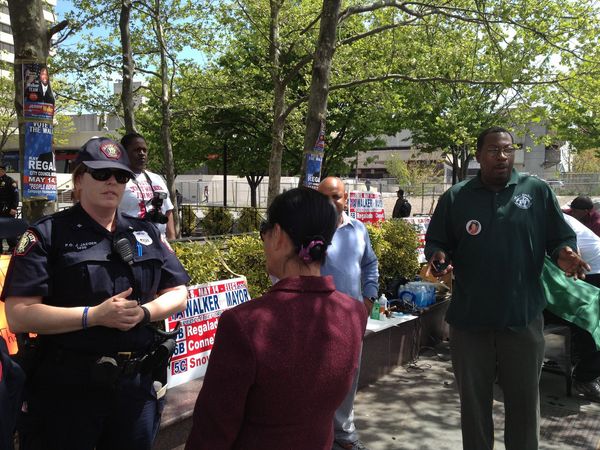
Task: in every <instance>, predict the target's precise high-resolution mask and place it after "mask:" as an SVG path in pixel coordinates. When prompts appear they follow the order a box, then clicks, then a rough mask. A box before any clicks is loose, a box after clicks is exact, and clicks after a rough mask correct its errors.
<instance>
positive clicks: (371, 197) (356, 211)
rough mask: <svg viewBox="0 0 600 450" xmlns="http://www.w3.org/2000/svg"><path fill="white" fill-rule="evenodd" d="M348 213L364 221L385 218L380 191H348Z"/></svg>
mask: <svg viewBox="0 0 600 450" xmlns="http://www.w3.org/2000/svg"><path fill="white" fill-rule="evenodd" d="M348 215H349V216H350V217H352V218H353V219H357V220H360V221H361V222H365V223H378V222H382V221H383V220H385V210H384V209H383V198H382V197H381V192H369V191H367V192H364V191H350V192H349V193H348Z"/></svg>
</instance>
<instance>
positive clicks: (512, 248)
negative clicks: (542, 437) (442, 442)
mask: <svg viewBox="0 0 600 450" xmlns="http://www.w3.org/2000/svg"><path fill="white" fill-rule="evenodd" d="M515 149H516V148H515V146H514V143H513V138H512V135H511V134H510V132H509V131H508V130H506V129H504V128H500V127H493V128H488V129H487V130H485V131H483V132H482V133H481V134H480V135H479V137H478V138H477V153H476V158H477V161H478V162H479V164H480V166H481V169H480V171H479V173H478V174H477V177H475V178H473V179H471V180H468V181H463V182H461V183H459V184H457V185H455V186H453V187H451V188H450V189H449V190H448V191H446V192H445V193H444V194H443V195H442V196H441V197H440V200H439V202H438V204H437V207H436V209H435V212H434V213H433V216H432V218H431V223H430V224H429V228H428V230H427V235H426V237H425V239H426V246H425V254H426V256H427V259H428V260H429V261H430V271H431V272H432V274H433V275H435V276H441V275H444V274H446V273H448V272H450V271H451V270H453V271H454V278H455V282H454V285H453V293H452V301H451V302H450V307H449V308H448V313H447V315H446V320H447V322H448V323H449V324H450V347H451V352H452V365H453V369H454V376H455V378H456V382H457V386H458V391H459V395H460V400H461V427H462V436H463V448H464V449H468V450H471V449H472V450H484V449H492V448H493V446H494V423H493V420H492V403H493V386H494V382H495V380H496V379H497V380H498V383H499V384H500V387H501V388H502V390H503V392H504V406H505V411H506V421H505V423H506V425H505V437H504V441H505V445H506V449H507V450H530V449H531V450H533V449H537V448H538V440H539V411H540V409H539V408H540V406H539V378H540V374H541V367H542V362H543V358H544V335H543V318H542V310H543V309H544V306H545V304H546V301H545V299H544V293H543V291H542V285H541V281H540V275H541V271H542V267H543V264H544V256H545V255H546V253H548V254H549V255H550V256H551V257H552V259H553V260H554V261H555V262H556V263H557V264H558V266H559V267H560V268H561V269H562V270H563V271H564V272H565V273H566V274H567V275H569V276H573V277H577V278H583V277H584V276H585V275H584V273H585V270H589V267H588V266H587V264H586V263H585V262H584V261H583V260H582V259H581V258H580V257H579V255H578V254H577V253H576V252H574V251H573V250H572V249H575V248H577V241H576V237H575V233H574V232H573V230H572V229H571V228H570V227H569V226H568V225H567V224H566V222H565V221H564V219H563V216H562V212H561V210H560V208H559V206H558V203H557V201H556V198H555V197H554V194H553V193H552V191H551V190H550V188H549V187H548V186H547V185H546V183H544V182H543V181H540V180H538V179H537V178H534V177H529V176H525V175H519V174H518V173H517V172H516V171H515V170H514V169H513V163H514V154H515ZM448 263H450V264H449V265H447V266H445V265H446V264H448Z"/></svg>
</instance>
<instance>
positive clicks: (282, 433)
mask: <svg viewBox="0 0 600 450" xmlns="http://www.w3.org/2000/svg"><path fill="white" fill-rule="evenodd" d="M366 322H367V314H366V310H365V307H364V306H363V304H362V303H361V302H358V301H356V300H354V299H352V298H351V297H349V296H347V295H345V294H342V293H341V292H338V291H336V290H335V285H334V283H333V278H332V277H329V276H328V277H292V278H285V279H283V280H281V281H279V282H278V283H277V284H276V285H275V286H273V287H272V288H271V289H270V290H269V292H267V293H266V294H265V295H264V296H262V297H259V298H257V299H256V300H252V301H250V302H248V303H244V304H242V305H239V306H236V307H235V308H233V309H230V310H227V311H225V312H224V313H223V315H222V316H221V319H220V321H219V328H218V330H217V336H216V339H215V344H214V347H213V350H212V353H211V355H210V362H209V364H208V369H207V372H206V376H205V377H204V384H203V386H202V389H201V391H200V394H199V395H198V399H197V401H196V407H195V409H194V418H193V419H194V423H193V426H192V431H191V433H190V436H189V438H188V441H187V445H186V447H185V448H186V449H190V450H191V449H193V450H200V449H205V450H225V449H236V450H242V449H243V450H282V449H285V450H308V449H310V450H331V446H332V442H333V415H334V412H335V410H336V408H337V407H338V406H339V405H340V404H341V402H342V400H343V399H344V397H345V395H346V393H347V392H348V390H349V389H350V385H351V383H352V378H353V375H354V371H355V370H356V369H357V362H358V356H359V352H360V348H361V341H362V338H363V335H364V330H365V327H366Z"/></svg>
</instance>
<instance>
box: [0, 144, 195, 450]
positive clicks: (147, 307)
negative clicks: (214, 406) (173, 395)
mask: <svg viewBox="0 0 600 450" xmlns="http://www.w3.org/2000/svg"><path fill="white" fill-rule="evenodd" d="M75 165H76V167H75V170H74V172H73V183H74V186H75V193H76V196H77V198H78V199H79V203H77V204H76V205H75V206H73V207H72V208H70V209H68V210H66V211H62V212H59V213H57V214H54V215H52V216H48V217H45V218H43V219H41V220H40V221H39V222H37V223H36V224H35V225H34V226H32V227H31V228H30V229H29V230H28V231H27V232H26V233H25V234H24V235H23V237H22V238H21V240H20V242H19V244H18V245H17V247H16V249H15V252H14V255H13V258H12V261H11V264H10V267H9V271H8V275H7V278H6V282H5V286H4V291H3V293H2V297H1V298H2V299H4V300H5V302H6V314H7V318H8V322H9V326H10V327H11V329H12V330H13V331H14V332H17V333H20V332H34V333H38V334H39V341H40V346H39V347H40V348H39V350H40V354H39V355H38V358H37V364H36V367H35V370H34V371H33V373H32V374H30V378H29V380H28V388H27V390H28V392H27V407H28V411H29V415H30V416H31V417H33V418H35V419H37V423H38V425H39V427H40V428H39V429H38V436H39V437H40V440H41V441H42V446H43V448H56V449H78V450H79V449H94V448H96V449H98V450H100V449H109V448H110V449H121V448H123V449H149V448H150V447H151V444H152V440H153V434H154V430H155V429H156V428H155V427H156V424H157V420H158V419H157V418H158V417H159V412H158V408H157V404H158V402H157V400H156V392H155V391H154V388H153V379H152V375H151V373H150V372H152V370H153V369H154V368H153V367H149V366H151V364H150V363H149V361H152V358H151V357H150V356H152V350H153V344H154V343H155V333H154V331H153V329H152V328H151V327H149V326H145V325H146V324H148V322H150V321H154V320H160V319H164V318H165V317H167V316H169V315H171V314H173V313H175V312H178V311H181V310H183V309H184V308H185V305H186V294H187V293H186V288H185V283H187V282H188V280H189V277H188V276H187V274H186V272H185V270H184V269H183V267H182V266H181V264H180V263H179V261H178V260H177V258H176V257H175V255H174V254H173V253H172V251H171V250H170V247H169V246H168V244H167V243H166V242H162V241H161V237H160V234H159V232H158V230H157V229H156V227H155V226H154V225H153V224H152V223H150V222H147V221H144V220H142V219H137V218H132V217H128V216H125V215H121V214H120V213H119V212H117V207H118V206H119V202H120V200H121V197H122V195H123V191H124V188H125V183H127V181H128V180H129V178H130V177H131V176H132V174H131V172H130V170H129V161H128V159H127V154H126V152H125V151H124V149H123V148H122V147H121V146H120V145H119V144H117V143H116V142H114V141H111V140H110V139H106V138H95V139H91V140H90V141H88V142H87V143H86V144H85V145H84V146H83V147H82V148H81V150H80V152H79V154H78V156H77V158H76V160H75Z"/></svg>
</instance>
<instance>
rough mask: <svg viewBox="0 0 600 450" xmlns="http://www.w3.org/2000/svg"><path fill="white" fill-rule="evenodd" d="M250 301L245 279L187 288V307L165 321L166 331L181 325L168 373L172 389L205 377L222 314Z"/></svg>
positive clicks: (168, 383) (168, 380)
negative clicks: (178, 324)
mask: <svg viewBox="0 0 600 450" xmlns="http://www.w3.org/2000/svg"><path fill="white" fill-rule="evenodd" d="M248 300H250V294H249V293H248V283H247V281H246V278H245V277H240V278H233V279H230V280H222V281H216V282H213V283H206V284H197V285H195V286H190V287H188V299H187V307H186V309H185V310H184V311H182V312H180V313H177V314H174V315H172V316H171V317H169V318H167V319H166V320H165V329H166V330H168V331H171V330H174V329H175V328H176V326H177V323H178V322H180V328H179V333H178V335H177V338H176V341H177V342H176V345H175V352H174V353H173V357H172V358H171V362H170V364H169V367H168V370H167V385H168V387H169V388H172V387H175V386H178V385H180V384H183V383H187V382H188V381H191V380H194V379H196V378H200V377H203V376H204V374H205V373H206V367H207V366H208V359H209V357H210V351H211V350H212V347H213V344H214V342H215V335H216V333H217V326H218V324H219V317H221V314H223V311H225V310H226V309H229V308H233V307H234V306H237V305H239V304H241V303H244V302H247V301H248Z"/></svg>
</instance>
